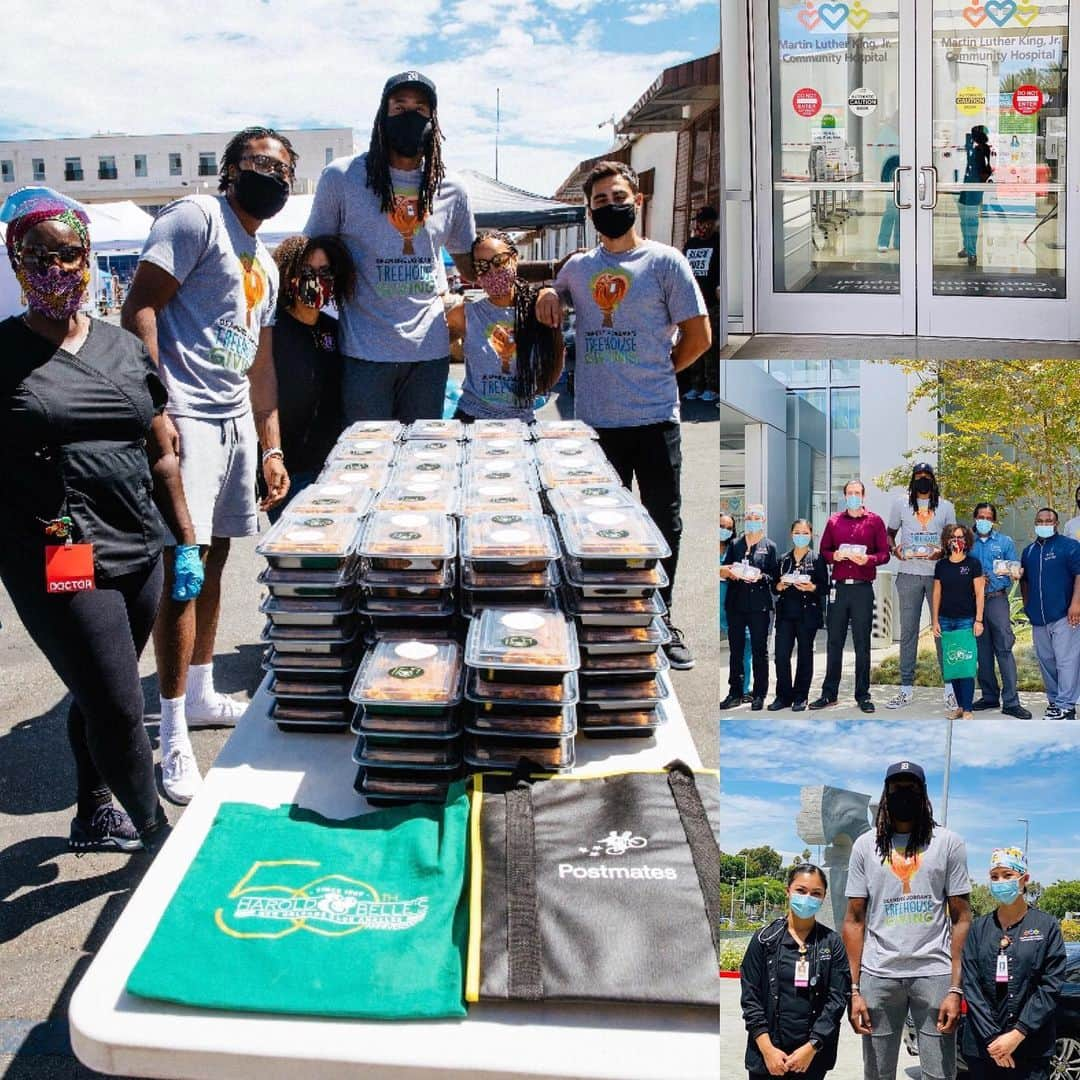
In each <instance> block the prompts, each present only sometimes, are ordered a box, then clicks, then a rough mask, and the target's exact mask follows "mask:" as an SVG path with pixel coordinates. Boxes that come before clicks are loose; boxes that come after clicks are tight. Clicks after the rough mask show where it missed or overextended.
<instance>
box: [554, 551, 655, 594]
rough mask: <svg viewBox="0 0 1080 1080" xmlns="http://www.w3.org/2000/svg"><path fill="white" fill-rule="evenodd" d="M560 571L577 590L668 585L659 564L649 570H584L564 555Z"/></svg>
mask: <svg viewBox="0 0 1080 1080" xmlns="http://www.w3.org/2000/svg"><path fill="white" fill-rule="evenodd" d="M562 569H563V574H564V576H565V577H566V580H567V582H568V583H569V584H571V585H573V586H574V587H575V588H578V589H598V590H603V589H604V587H605V586H610V587H612V588H621V589H625V590H629V589H664V588H667V586H668V585H669V584H670V581H669V579H668V576H667V572H666V571H665V570H664V568H663V566H661V565H660V564H659V563H657V565H656V566H654V567H653V568H652V569H651V570H585V569H584V568H583V567H582V565H581V562H580V560H578V559H575V558H574V556H573V555H564V556H563V558H562ZM609 595H615V594H614V593H610V594H609ZM627 595H629V594H628V593H627Z"/></svg>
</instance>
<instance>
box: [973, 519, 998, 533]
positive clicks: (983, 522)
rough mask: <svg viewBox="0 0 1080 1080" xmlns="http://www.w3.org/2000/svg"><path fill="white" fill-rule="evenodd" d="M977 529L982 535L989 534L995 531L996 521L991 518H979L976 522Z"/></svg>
mask: <svg viewBox="0 0 1080 1080" xmlns="http://www.w3.org/2000/svg"><path fill="white" fill-rule="evenodd" d="M975 531H976V532H977V533H978V534H979V535H980V536H989V535H990V534H991V533H992V532H993V531H994V523H993V522H992V521H991V520H990V519H989V518H979V519H978V520H977V521H976V522H975Z"/></svg>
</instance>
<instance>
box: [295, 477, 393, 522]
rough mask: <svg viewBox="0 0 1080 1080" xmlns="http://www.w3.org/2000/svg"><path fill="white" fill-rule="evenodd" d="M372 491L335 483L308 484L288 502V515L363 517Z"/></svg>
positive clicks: (366, 488)
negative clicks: (351, 515) (346, 515)
mask: <svg viewBox="0 0 1080 1080" xmlns="http://www.w3.org/2000/svg"><path fill="white" fill-rule="evenodd" d="M371 499H372V491H371V489H370V488H368V487H365V486H364V485H362V484H347V483H339V482H335V481H329V480H327V481H325V482H318V483H314V484H308V486H307V487H306V488H304V489H303V490H301V491H300V492H298V493H297V494H296V495H295V496H293V498H292V499H291V500H290V501H289V505H288V506H287V507H286V508H285V509H286V511H287V512H288V513H290V514H355V515H356V516H357V517H363V516H364V514H366V513H367V512H368V509H369V508H370V506H371Z"/></svg>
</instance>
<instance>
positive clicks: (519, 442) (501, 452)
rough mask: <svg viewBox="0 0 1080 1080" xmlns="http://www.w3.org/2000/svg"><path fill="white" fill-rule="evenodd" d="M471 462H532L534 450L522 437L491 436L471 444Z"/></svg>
mask: <svg viewBox="0 0 1080 1080" xmlns="http://www.w3.org/2000/svg"><path fill="white" fill-rule="evenodd" d="M477 423H479V421H477ZM469 461H470V462H474V461H532V449H531V447H530V445H529V443H527V442H526V441H525V440H524V439H523V438H520V437H519V438H503V437H502V436H499V437H494V436H491V437H488V438H484V439H478V440H476V441H475V442H473V443H470V445H469Z"/></svg>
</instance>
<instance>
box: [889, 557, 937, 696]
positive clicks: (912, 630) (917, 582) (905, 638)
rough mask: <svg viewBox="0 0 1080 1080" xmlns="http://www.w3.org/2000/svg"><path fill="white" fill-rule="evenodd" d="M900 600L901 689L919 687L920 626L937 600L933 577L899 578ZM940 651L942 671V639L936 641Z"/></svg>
mask: <svg viewBox="0 0 1080 1080" xmlns="http://www.w3.org/2000/svg"><path fill="white" fill-rule="evenodd" d="M896 596H897V599H898V600H899V601H900V685H901V686H914V685H915V662H916V660H917V658H918V653H919V624H920V623H921V622H922V606H923V601H924V600H925V601H926V608H927V611H930V610H931V608H930V604H931V601H932V599H933V596H934V578H933V575H932V574H931V575H926V576H924V575H922V574H905V573H898V574H897V575H896ZM934 645H935V647H936V648H937V662H938V668H939V669H940V668H941V638H934Z"/></svg>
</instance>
